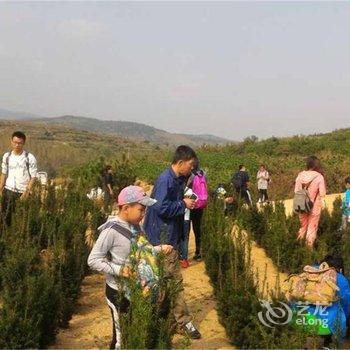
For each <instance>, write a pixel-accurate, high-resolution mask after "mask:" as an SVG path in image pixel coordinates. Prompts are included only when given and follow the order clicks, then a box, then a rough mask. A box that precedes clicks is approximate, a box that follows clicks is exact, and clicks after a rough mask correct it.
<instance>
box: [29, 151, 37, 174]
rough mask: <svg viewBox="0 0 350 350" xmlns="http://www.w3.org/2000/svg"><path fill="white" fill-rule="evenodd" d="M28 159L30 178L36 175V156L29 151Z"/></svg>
mask: <svg viewBox="0 0 350 350" xmlns="http://www.w3.org/2000/svg"><path fill="white" fill-rule="evenodd" d="M28 160H29V173H30V176H31V177H32V178H33V177H36V174H37V172H38V165H37V162H36V158H35V157H34V156H33V155H32V154H31V153H29V154H28Z"/></svg>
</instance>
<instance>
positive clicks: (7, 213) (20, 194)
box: [0, 131, 37, 226]
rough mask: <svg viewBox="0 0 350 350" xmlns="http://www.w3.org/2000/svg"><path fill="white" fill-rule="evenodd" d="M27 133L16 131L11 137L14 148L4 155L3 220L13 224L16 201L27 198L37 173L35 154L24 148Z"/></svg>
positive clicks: (0, 181) (1, 180)
mask: <svg viewBox="0 0 350 350" xmlns="http://www.w3.org/2000/svg"><path fill="white" fill-rule="evenodd" d="M25 142H26V135H25V134H24V133H23V132H21V131H15V132H14V133H13V134H12V137H11V147H12V150H11V151H9V152H6V153H5V154H4V155H3V157H2V165H1V178H0V193H1V210H0V211H1V220H2V221H3V223H4V224H5V225H6V226H10V225H11V216H12V213H13V212H14V211H15V208H16V202H17V200H19V199H26V198H27V197H28V196H29V195H30V193H31V191H32V188H33V185H34V183H35V179H36V175H37V161H36V158H35V157H34V155H33V154H31V153H29V152H28V151H26V150H24V144H25Z"/></svg>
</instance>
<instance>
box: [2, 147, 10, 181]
mask: <svg viewBox="0 0 350 350" xmlns="http://www.w3.org/2000/svg"><path fill="white" fill-rule="evenodd" d="M7 157H9V154H8V152H6V153H5V154H4V155H3V157H2V163H1V173H2V174H4V175H6V174H7V170H8V169H7V164H6V159H7Z"/></svg>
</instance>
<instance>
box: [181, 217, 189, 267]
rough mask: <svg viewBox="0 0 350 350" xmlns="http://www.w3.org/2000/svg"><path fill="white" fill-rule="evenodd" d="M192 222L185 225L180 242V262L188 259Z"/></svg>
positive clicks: (186, 221) (186, 222)
mask: <svg viewBox="0 0 350 350" xmlns="http://www.w3.org/2000/svg"><path fill="white" fill-rule="evenodd" d="M190 229H191V221H190V220H185V221H184V224H183V230H182V235H181V238H180V242H179V256H180V260H187V259H188V241H189V236H190Z"/></svg>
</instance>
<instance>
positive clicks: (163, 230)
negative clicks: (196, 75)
mask: <svg viewBox="0 0 350 350" xmlns="http://www.w3.org/2000/svg"><path fill="white" fill-rule="evenodd" d="M196 159H197V155H196V153H195V152H194V150H193V149H192V148H190V147H189V146H179V147H178V148H177V149H176V151H175V154H174V157H173V161H172V164H171V166H170V167H169V168H168V169H166V170H165V171H164V172H163V173H162V174H161V175H160V176H159V177H158V179H157V180H156V183H155V185H154V188H153V192H152V198H154V199H156V200H157V203H156V204H155V205H154V206H152V207H150V208H149V209H148V211H147V213H146V217H145V223H144V228H145V232H146V234H147V237H148V240H149V241H150V242H151V243H152V244H153V245H155V246H157V245H159V244H161V243H162V244H163V242H164V244H165V247H166V248H165V250H164V249H163V251H164V253H165V254H166V255H165V259H164V269H165V275H166V276H169V277H172V278H173V279H174V282H175V287H176V292H177V296H176V300H175V302H174V316H175V320H176V322H177V324H178V326H179V327H180V329H181V330H182V331H184V332H185V333H186V334H187V335H188V336H189V337H191V338H192V339H199V338H200V337H201V334H200V333H199V331H198V330H197V328H196V327H195V326H194V325H193V323H192V321H191V319H192V318H191V316H190V314H189V312H188V309H187V305H186V302H185V299H184V288H183V280H182V275H181V270H180V264H179V255H178V244H179V240H180V236H181V234H182V230H183V221H184V215H185V209H186V208H188V209H190V210H191V209H194V207H195V200H194V199H191V198H184V188H185V182H186V178H187V177H188V176H189V175H190V173H191V170H192V168H193V164H194V162H195V160H196Z"/></svg>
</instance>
